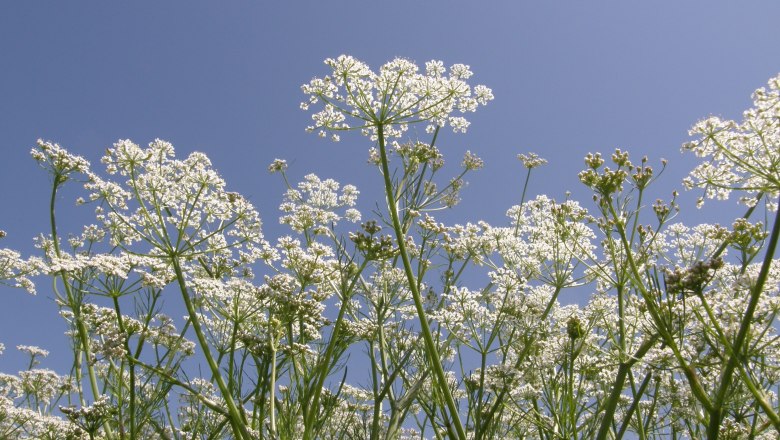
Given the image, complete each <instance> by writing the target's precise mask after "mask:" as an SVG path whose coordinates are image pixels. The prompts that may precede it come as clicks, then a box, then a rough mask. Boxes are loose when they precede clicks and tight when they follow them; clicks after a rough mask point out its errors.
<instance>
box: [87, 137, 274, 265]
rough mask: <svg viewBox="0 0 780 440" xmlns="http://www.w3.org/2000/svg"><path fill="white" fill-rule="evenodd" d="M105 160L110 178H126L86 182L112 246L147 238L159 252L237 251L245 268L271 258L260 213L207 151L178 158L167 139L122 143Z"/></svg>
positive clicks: (93, 176) (94, 178)
mask: <svg viewBox="0 0 780 440" xmlns="http://www.w3.org/2000/svg"><path fill="white" fill-rule="evenodd" d="M102 162H103V163H104V164H105V165H106V169H107V171H108V173H109V174H110V175H114V174H116V175H119V176H122V177H123V178H126V180H125V181H124V182H114V181H111V180H105V179H103V178H102V177H100V176H99V175H97V174H95V173H89V177H90V181H89V182H88V183H87V184H86V185H85V187H86V188H87V189H88V190H89V191H90V192H91V195H90V198H91V199H92V200H101V201H104V202H105V203H106V205H107V207H108V211H107V212H103V210H102V208H99V209H98V219H99V220H100V221H102V223H103V226H104V227H105V228H106V230H107V231H108V232H109V235H110V237H111V242H112V244H114V245H118V246H122V247H125V248H126V247H129V246H131V245H132V244H133V243H135V242H139V241H143V242H144V243H145V244H146V245H149V246H150V249H149V250H148V252H149V253H150V255H157V256H161V255H167V256H170V255H174V254H176V255H179V256H184V255H188V256H196V255H200V254H203V253H206V252H211V253H216V254H224V253H225V252H228V253H230V252H233V253H234V254H235V253H236V252H237V253H238V254H239V255H238V256H234V257H233V258H235V259H237V261H239V263H240V264H242V265H245V264H247V263H251V262H253V261H255V260H257V259H264V258H272V254H271V253H269V250H268V249H269V246H268V244H267V243H266V242H265V240H264V239H263V234H262V232H261V222H260V217H259V215H258V214H257V211H255V209H254V207H253V206H252V205H251V203H249V202H248V201H247V200H246V199H245V198H243V197H241V196H240V195H239V194H236V193H232V192H228V191H226V190H225V182H224V180H222V178H221V177H220V176H219V175H218V174H217V172H216V171H214V170H213V169H212V168H211V162H210V161H209V159H208V158H207V157H206V155H204V154H202V153H197V152H195V153H192V154H190V155H189V157H187V158H186V159H184V160H177V159H174V149H173V146H172V145H171V144H169V143H167V142H164V141H161V140H156V141H154V142H152V143H150V144H149V146H148V148H145V149H144V148H141V147H139V146H138V145H136V144H134V143H132V142H130V141H126V140H125V141H119V142H117V143H116V144H114V147H113V148H110V149H108V150H107V152H106V155H105V156H104V157H103V159H102ZM172 231H173V232H172ZM172 233H175V235H174V236H171V234H172Z"/></svg>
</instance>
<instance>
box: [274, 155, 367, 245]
mask: <svg viewBox="0 0 780 440" xmlns="http://www.w3.org/2000/svg"><path fill="white" fill-rule="evenodd" d="M272 166H273V165H272ZM339 187H340V185H339V183H338V182H336V181H335V180H333V179H325V180H322V179H320V178H319V177H317V176H316V175H315V174H309V175H307V176H306V177H304V181H303V182H300V183H298V186H297V189H294V188H289V189H287V192H286V193H285V195H284V202H282V204H281V205H280V206H279V209H280V210H281V211H282V212H284V213H285V215H283V216H282V217H281V218H280V219H279V221H280V223H282V224H286V225H289V226H290V228H291V229H292V230H293V231H295V232H298V233H301V232H303V231H305V230H313V231H314V232H319V233H324V231H325V230H327V229H328V228H330V227H333V226H335V225H336V224H337V223H338V221H339V220H341V218H342V216H343V217H344V218H346V219H347V220H349V221H351V222H353V223H355V222H358V221H360V211H358V210H357V209H355V208H353V206H355V203H356V201H357V196H358V194H360V192H359V191H358V189H357V188H356V187H355V186H354V185H344V186H343V187H342V188H341V191H340V192H339ZM343 208H346V209H345V210H344V212H343V214H340V213H338V212H337V210H340V209H343Z"/></svg>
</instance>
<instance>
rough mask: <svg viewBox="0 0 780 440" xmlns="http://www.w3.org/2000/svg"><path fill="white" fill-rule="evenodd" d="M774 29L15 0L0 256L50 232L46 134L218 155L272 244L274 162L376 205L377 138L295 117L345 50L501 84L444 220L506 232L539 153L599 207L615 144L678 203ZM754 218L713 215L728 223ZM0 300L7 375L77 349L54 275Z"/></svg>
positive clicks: (642, 7)
mask: <svg viewBox="0 0 780 440" xmlns="http://www.w3.org/2000/svg"><path fill="white" fill-rule="evenodd" d="M777 17H780V2H777V1H769V0H766V1H752V2H727V1H689V2H678V1H657V2H643V3H639V2H630V1H599V2H581V1H560V2H530V1H485V2H474V1H460V0H457V1H443V0H442V1H433V0H429V1H420V2H414V1H393V2H357V1H351V2H348V1H331V2H321V1H299V2H294V1H289V2H249V1H231V2H205V1H191V2H181V1H179V2H173V1H171V2H132V3H131V2H123V3H119V2H97V1H92V2H49V3H47V2H3V3H2V4H0V60H1V61H0V153H1V154H2V160H0V207H2V208H0V213H1V214H0V229H2V230H5V231H6V232H7V233H8V237H7V238H5V239H4V240H3V241H2V242H0V246H2V247H12V248H16V249H18V250H20V251H22V253H23V254H25V255H30V254H33V253H34V252H35V250H34V249H33V247H32V238H33V237H34V236H35V235H37V234H38V233H40V232H44V231H46V230H47V228H48V224H47V215H48V212H47V197H48V191H49V186H48V181H47V178H46V175H45V173H44V172H43V171H41V170H39V169H38V168H37V166H36V165H35V163H34V162H33V161H32V159H30V157H29V150H30V148H31V147H32V145H34V143H35V140H36V139H38V138H43V139H46V140H51V141H54V142H57V143H59V144H61V145H62V146H64V147H67V148H69V149H71V150H72V151H74V152H76V153H78V154H81V155H83V156H84V157H86V158H87V159H89V160H90V161H92V162H93V164H97V163H98V161H99V157H100V156H101V154H102V152H103V151H104V150H105V148H106V147H108V146H110V145H111V144H112V143H113V142H115V141H116V140H117V139H126V138H129V139H133V140H134V141H135V142H137V143H140V144H146V143H148V142H149V141H151V140H153V139H154V138H161V139H165V140H168V141H170V142H172V143H173V144H174V146H175V147H176V148H177V152H178V154H179V155H186V154H187V153H189V152H191V151H195V150H198V151H203V152H205V153H206V154H208V156H209V157H210V158H211V159H212V161H213V163H214V166H215V167H216V168H217V169H218V170H219V171H220V173H221V174H222V175H223V177H225V179H226V180H227V182H228V185H229V187H230V188H231V190H234V191H238V192H241V193H242V194H244V195H246V196H247V197H249V198H250V199H251V200H252V201H253V202H254V203H255V205H256V206H257V207H258V209H259V211H260V213H261V216H262V217H263V219H264V221H265V222H266V225H267V226H266V235H267V236H268V237H269V238H271V239H273V238H275V237H277V236H279V234H281V233H284V232H286V231H285V230H284V229H281V228H280V227H279V226H278V225H277V223H278V221H277V218H278V210H277V206H278V204H279V201H280V199H281V193H282V191H283V189H284V188H283V185H282V182H281V181H280V180H279V178H278V176H271V175H269V174H268V173H267V172H266V166H267V165H268V164H269V163H270V162H271V161H272V160H273V159H274V158H277V157H278V158H285V159H287V160H288V162H289V163H290V165H291V167H290V175H291V177H292V179H293V180H296V179H297V178H300V177H301V176H303V175H305V174H307V173H309V172H316V173H317V174H319V175H320V176H321V177H333V178H335V179H336V180H339V181H340V182H342V183H352V184H355V185H357V186H358V188H359V189H360V190H361V191H362V197H361V200H362V204H361V206H362V207H363V208H364V210H365V211H368V210H370V208H371V207H372V206H373V200H374V199H375V198H376V197H377V196H378V194H379V190H380V182H379V180H377V177H378V176H377V175H376V172H375V170H374V169H373V168H371V167H369V166H368V165H366V158H367V150H368V148H369V147H370V146H371V145H370V144H369V143H368V142H367V140H366V139H365V138H363V137H361V136H359V135H357V134H356V133H355V134H354V135H345V136H342V142H341V143H339V144H332V143H330V142H326V141H322V140H320V139H318V138H316V137H315V136H312V135H309V134H307V133H305V132H304V127H305V126H307V125H308V124H309V121H310V119H309V118H310V114H309V113H306V112H303V111H301V110H300V109H299V108H298V104H299V102H300V101H301V100H302V99H303V95H302V94H301V92H300V85H301V84H303V83H304V82H307V81H308V80H309V79H311V78H312V77H313V76H322V75H324V74H326V73H327V72H326V70H325V66H324V65H323V64H322V60H323V59H324V58H326V57H335V56H338V55H340V54H343V53H344V54H350V55H353V56H355V57H357V58H359V59H361V60H363V61H366V62H367V63H369V64H370V65H371V66H372V67H378V66H379V65H381V64H382V63H384V62H385V61H388V60H390V59H392V58H394V57H397V56H400V57H406V58H410V59H412V60H415V61H417V62H418V63H424V62H425V61H428V60H430V59H441V60H443V61H444V62H445V64H453V63H465V64H469V65H471V67H472V69H473V70H474V72H475V76H474V78H473V82H474V83H481V84H485V85H487V86H489V87H491V88H492V89H493V92H494V95H495V96H496V99H495V101H493V102H492V103H490V104H489V105H488V106H487V107H484V108H480V110H479V111H478V112H477V113H476V114H474V115H472V116H471V117H470V118H469V119H470V121H471V122H472V125H471V128H470V129H469V132H468V133H467V134H465V135H454V134H452V133H451V132H449V131H447V132H446V133H445V135H444V136H443V137H441V138H440V142H439V145H440V146H441V147H442V149H443V152H444V153H445V159H446V160H448V162H449V163H451V164H457V163H458V162H459V161H460V158H461V157H462V154H463V152H464V151H465V150H467V149H470V150H472V151H473V152H476V153H477V154H479V155H480V156H481V157H482V158H483V159H484V160H485V162H486V168H485V169H484V170H483V171H481V172H478V173H476V174H474V175H472V177H471V179H469V181H470V184H469V186H468V187H467V188H466V190H465V192H464V193H463V199H464V202H463V203H462V204H461V205H460V206H459V207H458V208H457V209H456V210H455V211H454V212H452V213H451V214H449V215H448V217H447V220H448V221H449V222H465V221H476V220H479V219H485V220H487V221H489V222H492V223H500V222H502V221H503V215H504V212H505V210H506V208H508V207H509V206H511V205H512V204H513V203H516V202H517V201H518V200H519V197H520V189H521V184H522V179H523V174H522V169H521V167H520V163H519V162H518V161H517V160H516V159H515V156H516V154H517V153H522V152H528V151H534V152H536V153H539V154H540V155H542V156H543V157H545V158H547V159H548V160H549V161H550V163H549V164H548V165H547V166H546V167H544V168H541V169H539V172H538V173H537V174H536V175H535V176H534V178H533V180H532V183H531V187H530V190H531V193H532V194H537V193H545V194H548V195H550V196H551V197H554V198H558V199H561V198H563V197H564V193H565V192H566V191H567V190H570V191H572V192H573V193H574V196H575V197H576V198H579V199H582V200H587V198H588V194H587V192H586V191H584V190H582V189H581V185H580V184H579V182H578V181H577V172H578V171H579V170H580V169H581V168H582V157H583V156H584V155H585V154H586V153H588V152H590V151H594V152H595V151H602V152H607V153H608V152H611V151H612V150H613V149H614V148H616V147H620V148H624V149H628V150H629V151H630V152H632V154H633V155H634V157H636V158H639V157H641V156H642V155H648V156H649V157H650V159H651V161H654V162H655V163H657V161H658V160H659V159H660V158H661V157H664V158H667V159H669V160H670V165H669V168H668V170H667V175H666V176H665V177H664V179H663V181H664V182H666V183H664V184H663V185H665V186H662V187H661V192H664V193H665V196H666V197H668V193H669V192H671V190H672V189H674V188H680V184H679V182H680V179H681V178H682V177H683V176H684V175H685V174H686V172H687V171H688V170H689V169H690V168H692V166H693V163H694V159H693V158H692V157H689V156H682V155H681V153H680V149H679V147H680V144H681V143H682V142H684V141H685V140H686V139H687V134H686V133H687V130H688V128H689V127H690V126H691V125H692V124H693V123H694V122H695V121H697V120H698V119H700V118H702V117H705V116H707V115H709V114H717V115H721V116H725V117H730V118H737V117H739V115H740V113H741V111H742V110H744V109H745V108H747V107H748V106H749V105H750V98H749V97H750V93H751V92H752V91H753V90H754V89H756V88H758V87H760V86H763V85H764V84H765V83H766V80H767V79H768V78H770V77H771V76H774V75H775V74H777V73H778V72H779V71H780V56H779V55H780V49H778V48H779V47H780V26H778V25H777ZM420 135H421V136H424V133H423V132H422V131H420ZM453 172H454V170H453ZM75 196H76V193H75V192H74V193H73V196H72V197H71V196H70V195H69V194H67V193H66V194H65V195H63V198H62V199H61V200H60V203H61V208H60V209H61V210H60V213H61V215H62V216H64V217H65V218H68V219H69V220H70V221H65V225H64V227H65V228H67V227H68V226H71V228H72V229H71V230H73V231H76V230H77V228H78V225H79V224H83V222H84V221H87V220H88V215H87V214H88V213H87V212H84V210H81V211H77V210H76V209H75V208H74V207H73V199H75ZM71 210H72V211H73V212H71ZM740 212H741V210H740V209H739V208H736V207H735V206H734V204H733V203H730V204H724V205H722V207H721V208H718V209H716V210H714V211H710V213H711V215H716V216H722V217H723V218H724V219H726V221H727V220H728V219H732V218H734V217H735V216H737V215H739V213H740ZM697 215H698V214H697ZM0 295H2V306H0V342H3V343H5V345H6V347H7V348H8V350H7V352H6V354H5V355H3V356H2V357H0V371H8V370H14V369H17V368H20V367H21V365H19V364H18V357H16V354H15V353H14V352H15V350H14V349H13V347H15V346H16V345H18V344H31V345H40V346H43V347H44V348H48V349H51V350H52V351H53V352H54V353H55V354H57V353H60V354H64V353H65V347H63V346H62V343H63V341H64V339H62V337H61V336H60V335H61V333H62V330H63V328H62V325H61V323H60V322H59V321H58V320H57V319H58V318H57V316H56V307H55V306H54V304H53V302H52V301H51V299H50V298H51V294H50V293H49V285H48V284H47V282H42V283H41V285H40V286H39V294H38V296H37V297H30V296H28V295H26V294H25V293H24V292H21V291H14V290H10V289H0Z"/></svg>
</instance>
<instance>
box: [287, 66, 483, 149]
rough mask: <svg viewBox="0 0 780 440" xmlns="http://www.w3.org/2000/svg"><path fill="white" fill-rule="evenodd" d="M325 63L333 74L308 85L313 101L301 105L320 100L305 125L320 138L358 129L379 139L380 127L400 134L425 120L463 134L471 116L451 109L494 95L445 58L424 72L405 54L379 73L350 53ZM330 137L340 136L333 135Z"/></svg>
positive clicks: (430, 127) (471, 107) (305, 87)
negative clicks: (310, 122) (319, 107)
mask: <svg viewBox="0 0 780 440" xmlns="http://www.w3.org/2000/svg"><path fill="white" fill-rule="evenodd" d="M325 64H326V65H328V67H330V68H331V69H332V70H333V73H332V74H331V75H327V76H325V77H324V78H314V79H312V80H311V81H310V82H309V83H308V84H304V85H303V86H302V90H303V92H304V93H305V94H307V95H309V99H308V100H307V101H305V102H303V103H301V108H302V109H303V110H308V109H309V107H310V106H311V105H315V104H318V103H322V105H323V107H324V108H323V109H322V110H320V111H319V112H317V113H315V114H314V115H312V119H313V120H314V125H313V126H310V127H308V128H307V130H309V131H317V132H318V133H319V134H320V136H322V137H325V136H327V131H334V130H335V131H339V130H351V129H359V130H361V131H362V132H363V134H365V135H367V136H371V137H372V138H374V139H375V138H376V137H377V135H378V130H380V127H381V129H382V130H384V135H385V136H386V137H388V138H393V137H400V136H401V135H402V134H403V133H404V132H405V131H406V130H407V128H408V126H409V124H413V123H416V122H422V121H427V122H428V127H427V130H429V131H430V132H432V131H433V130H434V129H435V128H436V127H444V126H446V125H447V124H449V125H450V126H451V127H452V128H453V130H454V131H456V132H465V131H466V129H467V128H468V126H469V122H468V120H466V118H464V117H463V116H454V115H452V113H453V112H454V111H456V110H457V111H459V112H460V113H466V112H473V111H474V110H476V108H477V106H479V105H485V104H487V103H488V101H490V100H492V99H493V93H492V91H491V90H490V89H489V88H487V87H485V86H482V85H477V86H475V87H473V88H472V87H471V86H470V85H469V84H468V83H467V82H466V80H467V79H469V78H470V77H471V76H472V72H471V70H470V68H469V66H467V65H464V64H455V65H453V66H451V67H450V68H449V69H447V68H445V67H444V63H442V62H441V61H435V60H434V61H429V62H427V63H425V72H424V73H420V72H419V70H420V69H419V67H418V66H417V65H416V64H415V63H413V62H412V61H409V60H407V59H403V58H396V59H394V60H393V61H390V62H388V63H386V64H384V65H383V66H382V67H381V68H380V69H379V72H378V73H375V72H373V71H372V70H371V69H370V68H369V66H368V65H367V64H365V63H363V62H361V61H359V60H356V59H355V58H353V57H351V56H347V55H341V56H339V57H338V58H335V59H333V58H328V59H326V60H325ZM332 139H333V140H334V141H338V140H339V136H338V135H337V134H335V133H334V134H333V135H332Z"/></svg>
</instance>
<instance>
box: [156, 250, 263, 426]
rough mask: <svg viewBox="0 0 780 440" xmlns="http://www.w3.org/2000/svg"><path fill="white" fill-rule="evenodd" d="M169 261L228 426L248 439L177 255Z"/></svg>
mask: <svg viewBox="0 0 780 440" xmlns="http://www.w3.org/2000/svg"><path fill="white" fill-rule="evenodd" d="M171 263H172V265H173V270H174V272H175V273H176V280H177V282H178V284H179V289H180V290H181V296H182V298H183V299H184V305H185V306H186V307H187V315H188V317H189V319H190V322H192V329H193V330H194V331H195V336H196V337H197V338H198V343H199V344H200V347H201V349H203V355H204V357H205V358H206V362H207V363H208V364H209V369H210V370H211V374H212V375H213V376H214V380H215V381H216V382H217V386H218V387H219V391H220V392H221V394H222V397H223V398H224V399H225V404H226V405H227V409H228V411H227V412H228V419H229V421H230V427H231V428H232V429H233V435H235V436H236V438H239V439H246V440H250V439H251V438H252V436H251V435H250V434H249V431H247V428H246V424H245V423H244V422H243V419H242V417H241V413H240V412H239V411H238V407H236V403H235V402H234V401H233V395H232V393H231V392H230V389H229V388H228V387H227V385H226V384H225V381H224V380H223V379H222V375H221V374H220V371H219V366H218V365H217V363H216V362H215V361H214V357H213V356H212V354H211V350H210V349H209V345H208V341H207V340H206V336H205V335H204V334H203V330H202V329H201V327H200V319H198V314H197V312H196V311H195V306H194V305H193V304H192V299H191V298H190V294H189V292H187V284H186V282H185V280H184V273H183V272H182V270H181V265H180V264H179V258H178V256H177V255H172V256H171Z"/></svg>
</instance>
